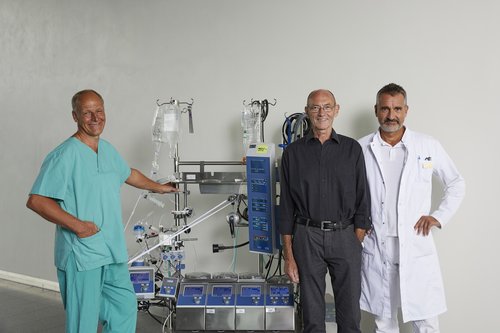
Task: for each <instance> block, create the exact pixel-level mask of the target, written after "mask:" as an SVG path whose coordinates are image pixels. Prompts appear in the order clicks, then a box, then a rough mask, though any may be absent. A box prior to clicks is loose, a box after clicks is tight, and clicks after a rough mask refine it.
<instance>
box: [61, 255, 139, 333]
mask: <svg viewBox="0 0 500 333" xmlns="http://www.w3.org/2000/svg"><path fill="white" fill-rule="evenodd" d="M57 278H58V280H59V288H60V290H61V297H62V300H63V304H64V308H65V310H66V333H93V332H97V327H98V324H99V321H100V322H101V323H102V325H103V330H102V332H103V333H135V327H136V322H137V298H136V295H135V292H134V289H133V287H132V283H131V281H130V274H129V271H128V266H127V264H126V263H122V264H111V265H105V266H102V267H99V268H96V269H92V270H88V271H80V272H79V271H78V270H77V269H76V264H75V259H74V256H73V254H71V255H70V257H69V259H68V264H67V266H66V269H65V270H61V269H58V270H57Z"/></svg>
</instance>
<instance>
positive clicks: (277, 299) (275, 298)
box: [266, 284, 294, 306]
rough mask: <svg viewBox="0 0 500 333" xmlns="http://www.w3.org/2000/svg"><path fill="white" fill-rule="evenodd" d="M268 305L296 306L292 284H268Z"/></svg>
mask: <svg viewBox="0 0 500 333" xmlns="http://www.w3.org/2000/svg"><path fill="white" fill-rule="evenodd" d="M266 305H267V306H294V304H293V285H292V284H268V285H267V293H266Z"/></svg>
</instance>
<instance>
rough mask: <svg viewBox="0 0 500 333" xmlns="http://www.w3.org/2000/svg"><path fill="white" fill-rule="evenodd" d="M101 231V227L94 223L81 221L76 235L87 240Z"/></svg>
mask: <svg viewBox="0 0 500 333" xmlns="http://www.w3.org/2000/svg"><path fill="white" fill-rule="evenodd" d="M99 231H100V229H99V227H98V226H97V225H95V223H94V222H90V221H81V222H80V225H79V226H78V229H77V230H75V234H76V235H77V236H78V238H86V237H90V236H93V235H95V234H97V233H98V232H99Z"/></svg>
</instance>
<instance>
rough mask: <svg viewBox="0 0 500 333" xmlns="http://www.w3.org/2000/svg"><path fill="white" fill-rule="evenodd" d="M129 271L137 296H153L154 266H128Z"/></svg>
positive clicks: (142, 297)
mask: <svg viewBox="0 0 500 333" xmlns="http://www.w3.org/2000/svg"><path fill="white" fill-rule="evenodd" d="M129 273H130V281H132V286H133V287H134V291H135V294H136V296H137V298H139V299H152V298H154V297H155V281H154V276H155V274H154V267H149V266H135V267H130V268H129Z"/></svg>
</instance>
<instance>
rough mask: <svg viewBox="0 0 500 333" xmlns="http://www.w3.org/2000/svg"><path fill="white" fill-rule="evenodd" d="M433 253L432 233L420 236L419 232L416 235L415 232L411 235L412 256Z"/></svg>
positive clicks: (434, 249) (417, 256)
mask: <svg viewBox="0 0 500 333" xmlns="http://www.w3.org/2000/svg"><path fill="white" fill-rule="evenodd" d="M435 253H436V248H435V246H434V241H433V239H432V234H429V235H427V236H422V235H421V234H420V235H417V234H416V233H415V234H413V235H412V248H411V256H412V257H413V258H419V257H424V256H428V255H432V254H435Z"/></svg>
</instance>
